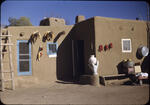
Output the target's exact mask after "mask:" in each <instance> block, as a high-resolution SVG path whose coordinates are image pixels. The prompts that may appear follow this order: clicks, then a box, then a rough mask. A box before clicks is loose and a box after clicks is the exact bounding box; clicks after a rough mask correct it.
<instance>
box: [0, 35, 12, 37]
mask: <svg viewBox="0 0 150 105" xmlns="http://www.w3.org/2000/svg"><path fill="white" fill-rule="evenodd" d="M6 36H8V37H10V36H12V35H0V37H6Z"/></svg>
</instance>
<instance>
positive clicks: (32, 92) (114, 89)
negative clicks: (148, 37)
mask: <svg viewBox="0 0 150 105" xmlns="http://www.w3.org/2000/svg"><path fill="white" fill-rule="evenodd" d="M0 95H1V101H2V103H4V104H113V105H114V104H127V105H129V104H140V105H141V104H146V103H147V102H148V101H149V85H148V84H143V85H142V86H131V85H109V86H99V87H95V86H90V85H78V84H72V83H65V82H56V83H54V84H53V85H49V84H47V85H37V86H34V87H30V88H20V89H19V88H18V89H16V90H14V91H11V90H7V91H5V92H0Z"/></svg>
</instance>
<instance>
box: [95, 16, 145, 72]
mask: <svg viewBox="0 0 150 105" xmlns="http://www.w3.org/2000/svg"><path fill="white" fill-rule="evenodd" d="M94 24H95V42H96V43H95V46H96V49H95V52H96V57H97V59H98V60H99V61H100V65H99V69H98V72H99V75H113V74H118V69H117V66H118V64H119V63H120V62H121V61H122V60H123V59H128V58H130V59H132V60H133V61H134V62H141V63H142V62H143V59H137V57H136V51H137V48H138V47H139V46H140V45H145V46H147V32H146V23H145V22H143V21H134V20H122V19H112V18H104V17H94ZM122 38H128V39H131V43H132V52H131V53H123V52H122V46H121V39H122ZM109 43H112V44H113V48H112V49H110V50H108V51H102V52H99V51H98V48H99V45H103V46H104V45H105V44H107V45H108V44H109Z"/></svg>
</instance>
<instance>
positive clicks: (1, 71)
mask: <svg viewBox="0 0 150 105" xmlns="http://www.w3.org/2000/svg"><path fill="white" fill-rule="evenodd" d="M7 32H8V33H7V34H8V35H2V34H1V35H0V63H1V64H0V74H1V90H2V91H4V90H5V82H7V81H11V89H12V90H14V89H15V84H14V69H13V62H12V61H13V59H12V50H11V45H13V44H12V43H11V38H10V37H8V36H12V35H10V34H9V31H7ZM2 37H7V38H8V41H7V42H6V43H3V42H2ZM2 46H8V58H9V61H8V63H9V70H7V71H5V70H4V67H3V66H4V64H3V54H4V53H3V52H2ZM5 73H9V74H10V78H11V79H5V78H4V74H5Z"/></svg>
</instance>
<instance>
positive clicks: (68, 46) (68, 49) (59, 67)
mask: <svg viewBox="0 0 150 105" xmlns="http://www.w3.org/2000/svg"><path fill="white" fill-rule="evenodd" d="M72 33H73V29H72V30H71V31H70V32H69V34H68V35H67V36H66V38H65V39H64V40H63V41H62V43H61V44H60V45H59V47H58V51H57V60H56V74H57V79H58V80H62V81H72V80H73V66H72V65H73V64H72V40H71V35H72ZM62 34H63V33H60V34H58V35H57V36H56V38H55V39H54V42H56V41H57V40H58V38H59V37H60V36H61V35H62Z"/></svg>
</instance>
